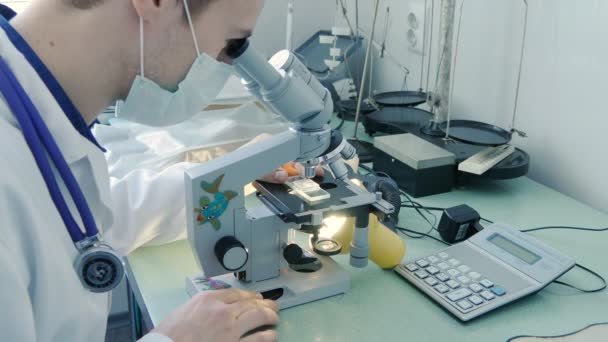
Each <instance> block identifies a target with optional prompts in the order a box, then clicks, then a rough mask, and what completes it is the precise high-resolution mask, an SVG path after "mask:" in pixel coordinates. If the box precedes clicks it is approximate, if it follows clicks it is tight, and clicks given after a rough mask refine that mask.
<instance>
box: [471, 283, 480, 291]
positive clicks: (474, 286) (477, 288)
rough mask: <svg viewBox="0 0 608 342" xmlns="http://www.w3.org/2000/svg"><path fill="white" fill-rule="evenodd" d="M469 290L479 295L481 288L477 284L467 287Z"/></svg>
mask: <svg viewBox="0 0 608 342" xmlns="http://www.w3.org/2000/svg"><path fill="white" fill-rule="evenodd" d="M469 288H470V289H471V290H472V291H473V292H475V293H479V292H481V291H482V290H483V287H482V286H481V285H479V284H477V283H473V284H471V285H469Z"/></svg>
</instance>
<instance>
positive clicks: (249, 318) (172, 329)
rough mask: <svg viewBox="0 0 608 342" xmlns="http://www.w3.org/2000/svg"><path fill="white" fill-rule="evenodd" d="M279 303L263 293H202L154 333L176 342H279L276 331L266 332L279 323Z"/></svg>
mask: <svg viewBox="0 0 608 342" xmlns="http://www.w3.org/2000/svg"><path fill="white" fill-rule="evenodd" d="M278 311H279V307H278V305H277V303H276V302H274V301H271V300H264V299H262V296H261V295H260V294H256V293H255V292H248V291H243V290H239V289H228V290H216V291H207V292H202V293H199V294H197V295H196V296H194V297H193V298H192V299H191V300H190V301H188V302H187V303H186V304H184V305H183V306H181V307H180V308H178V309H177V310H176V311H175V312H173V313H172V314H171V315H170V316H169V317H167V319H165V320H164V321H163V322H162V323H161V324H160V325H159V326H158V328H156V329H154V330H153V331H152V332H155V333H159V334H163V335H165V336H167V337H169V338H171V339H172V340H173V341H175V342H190V341H192V342H194V341H196V342H206V341H222V342H224V341H225V342H233V341H234V342H237V341H242V342H258V341H259V342H266V341H276V340H277V338H278V335H277V332H276V331H274V330H263V331H259V332H255V333H253V334H248V335H247V336H246V337H243V335H245V334H247V333H249V332H251V331H252V330H254V329H258V328H261V327H265V326H275V325H277V324H278V323H279V316H278V313H277V312H278Z"/></svg>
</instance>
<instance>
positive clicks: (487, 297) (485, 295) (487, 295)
mask: <svg viewBox="0 0 608 342" xmlns="http://www.w3.org/2000/svg"><path fill="white" fill-rule="evenodd" d="M480 295H481V296H482V297H483V298H484V299H485V300H492V299H494V298H495V296H494V295H493V294H492V292H490V291H488V290H486V291H482V292H481V293H480Z"/></svg>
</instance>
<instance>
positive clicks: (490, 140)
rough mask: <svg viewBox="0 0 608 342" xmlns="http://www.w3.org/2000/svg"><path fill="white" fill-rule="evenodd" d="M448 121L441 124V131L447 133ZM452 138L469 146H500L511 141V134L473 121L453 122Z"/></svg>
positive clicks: (451, 123)
mask: <svg viewBox="0 0 608 342" xmlns="http://www.w3.org/2000/svg"><path fill="white" fill-rule="evenodd" d="M447 126H448V124H447V121H446V122H443V123H442V124H441V126H440V127H441V130H442V131H443V132H444V133H445V132H446V131H447ZM449 136H450V138H452V139H454V140H458V141H462V142H464V143H467V144H472V145H481V146H500V145H504V144H508V143H509V141H511V132H509V131H506V130H504V129H502V128H500V127H498V126H494V125H490V124H487V123H483V122H479V121H471V120H452V121H451V122H450V133H449Z"/></svg>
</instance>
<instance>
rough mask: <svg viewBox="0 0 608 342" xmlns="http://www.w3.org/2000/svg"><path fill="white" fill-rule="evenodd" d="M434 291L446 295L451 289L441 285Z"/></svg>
mask: <svg viewBox="0 0 608 342" xmlns="http://www.w3.org/2000/svg"><path fill="white" fill-rule="evenodd" d="M434 289H435V291H437V292H439V293H446V292H448V291H449V290H450V288H449V287H447V286H445V285H444V284H439V285H437V286H435V287H434Z"/></svg>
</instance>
